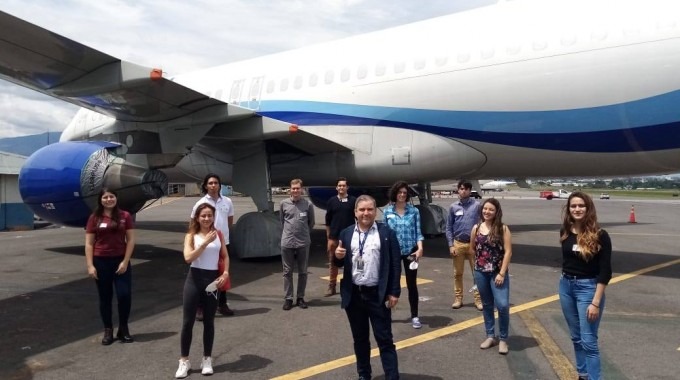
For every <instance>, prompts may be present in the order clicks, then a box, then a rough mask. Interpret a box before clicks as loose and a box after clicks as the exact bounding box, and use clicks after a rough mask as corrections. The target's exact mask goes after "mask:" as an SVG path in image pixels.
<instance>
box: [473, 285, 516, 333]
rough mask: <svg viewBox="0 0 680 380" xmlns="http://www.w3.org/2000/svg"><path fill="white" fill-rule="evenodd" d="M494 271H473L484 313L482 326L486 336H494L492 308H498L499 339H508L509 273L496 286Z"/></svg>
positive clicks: (494, 320)
mask: <svg viewBox="0 0 680 380" xmlns="http://www.w3.org/2000/svg"><path fill="white" fill-rule="evenodd" d="M496 275H497V273H494V272H480V271H475V272H474V276H475V284H476V285H477V290H479V296H480V297H481V299H482V308H483V309H482V313H483V315H484V328H485V329H486V336H487V337H489V338H495V337H496V329H495V322H496V318H495V317H494V315H493V312H494V308H496V309H498V333H499V334H500V339H501V340H508V328H509V326H510V275H509V274H508V273H506V274H505V281H503V285H501V286H496V281H495V279H496Z"/></svg>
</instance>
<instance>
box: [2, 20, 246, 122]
mask: <svg viewBox="0 0 680 380" xmlns="http://www.w3.org/2000/svg"><path fill="white" fill-rule="evenodd" d="M0 78H1V79H5V80H7V81H10V82H13V83H15V84H18V85H21V86H24V87H28V88H30V89H33V90H36V91H38V92H41V93H43V94H47V95H50V96H53V97H55V98H58V99H61V100H64V101H67V102H70V103H73V104H75V105H78V106H81V107H84V108H88V109H90V110H93V111H96V112H100V113H103V114H105V115H108V116H111V117H114V118H116V119H118V120H122V121H137V122H162V121H167V120H173V119H177V118H180V117H182V116H186V115H188V114H190V113H194V112H197V111H200V110H203V109H206V108H209V107H215V106H224V103H223V102H221V101H219V100H217V99H212V98H209V97H207V96H206V95H204V94H201V93H199V92H197V91H195V90H192V89H189V88H187V87H184V86H182V85H180V84H177V83H175V82H173V81H171V80H168V79H166V78H164V77H163V76H162V72H160V71H159V70H155V69H151V68H146V67H143V66H139V65H135V64H133V63H129V62H125V61H122V60H120V59H117V58H115V57H112V56H110V55H108V54H104V53H102V52H100V51H98V50H95V49H92V48H90V47H87V46H85V45H82V44H80V43H78V42H76V41H73V40H70V39H68V38H66V37H63V36H60V35H58V34H56V33H53V32H50V31H49V30H46V29H43V28H41V27H39V26H36V25H33V24H31V23H28V22H26V21H24V20H21V19H19V18H16V17H14V16H12V15H10V14H7V13H5V12H2V11H0ZM228 113H229V115H234V114H239V115H240V116H244V114H245V115H248V114H254V112H253V111H251V110H247V109H245V108H241V107H237V106H234V105H231V104H230V105H228Z"/></svg>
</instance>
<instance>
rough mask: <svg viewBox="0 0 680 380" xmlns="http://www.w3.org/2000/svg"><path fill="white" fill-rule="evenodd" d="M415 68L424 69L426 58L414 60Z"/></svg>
mask: <svg viewBox="0 0 680 380" xmlns="http://www.w3.org/2000/svg"><path fill="white" fill-rule="evenodd" d="M413 68H414V69H416V70H422V69H424V68H425V60H424V59H417V60H416V61H415V62H413Z"/></svg>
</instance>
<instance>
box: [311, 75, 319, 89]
mask: <svg viewBox="0 0 680 380" xmlns="http://www.w3.org/2000/svg"><path fill="white" fill-rule="evenodd" d="M318 81H319V76H318V75H316V73H313V74H312V75H310V76H309V85H310V86H311V87H316V83H317V82H318Z"/></svg>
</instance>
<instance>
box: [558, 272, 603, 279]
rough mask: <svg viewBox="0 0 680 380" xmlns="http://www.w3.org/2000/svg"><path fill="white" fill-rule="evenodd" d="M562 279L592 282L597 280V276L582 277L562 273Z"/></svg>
mask: <svg viewBox="0 0 680 380" xmlns="http://www.w3.org/2000/svg"><path fill="white" fill-rule="evenodd" d="M562 277H564V278H566V279H567V280H591V279H593V278H597V276H581V275H575V274H569V273H564V272H562Z"/></svg>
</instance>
